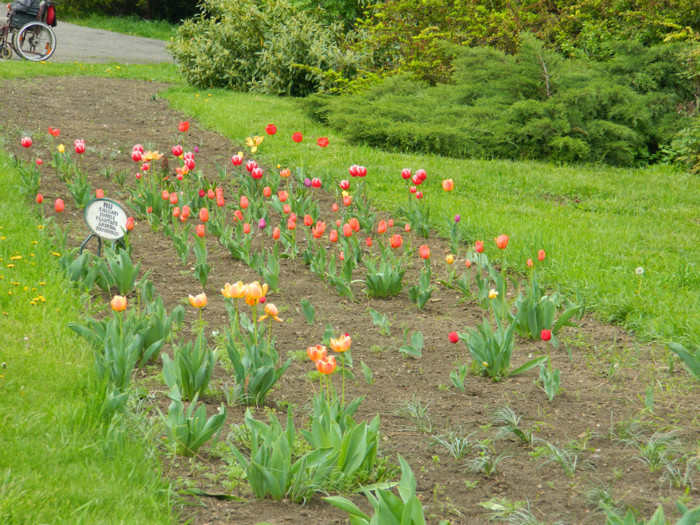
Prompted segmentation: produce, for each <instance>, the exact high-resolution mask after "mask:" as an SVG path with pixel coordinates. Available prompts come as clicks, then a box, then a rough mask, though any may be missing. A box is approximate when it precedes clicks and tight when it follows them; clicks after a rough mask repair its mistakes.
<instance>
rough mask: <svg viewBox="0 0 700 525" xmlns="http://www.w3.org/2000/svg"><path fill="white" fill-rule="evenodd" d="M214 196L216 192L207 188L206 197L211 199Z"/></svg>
mask: <svg viewBox="0 0 700 525" xmlns="http://www.w3.org/2000/svg"><path fill="white" fill-rule="evenodd" d="M214 197H216V193H214V190H212V189H208V190H207V199H213V198H214Z"/></svg>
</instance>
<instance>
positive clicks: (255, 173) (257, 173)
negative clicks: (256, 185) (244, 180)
mask: <svg viewBox="0 0 700 525" xmlns="http://www.w3.org/2000/svg"><path fill="white" fill-rule="evenodd" d="M250 176H251V177H253V178H254V179H255V180H259V179H262V177H263V170H262V168H255V169H254V170H253V171H251V172H250Z"/></svg>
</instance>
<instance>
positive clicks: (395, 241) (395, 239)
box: [390, 233, 403, 249]
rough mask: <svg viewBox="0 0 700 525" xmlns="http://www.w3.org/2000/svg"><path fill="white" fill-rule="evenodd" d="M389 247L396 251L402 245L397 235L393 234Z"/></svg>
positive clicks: (401, 240)
mask: <svg viewBox="0 0 700 525" xmlns="http://www.w3.org/2000/svg"><path fill="white" fill-rule="evenodd" d="M390 242H391V247H392V248H394V249H396V248H399V247H400V246H401V245H402V244H403V239H402V238H401V236H400V235H399V234H398V233H395V234H394V235H392V236H391V240H390Z"/></svg>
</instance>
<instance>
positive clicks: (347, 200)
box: [343, 195, 352, 206]
mask: <svg viewBox="0 0 700 525" xmlns="http://www.w3.org/2000/svg"><path fill="white" fill-rule="evenodd" d="M351 204H352V195H343V206H350V205H351Z"/></svg>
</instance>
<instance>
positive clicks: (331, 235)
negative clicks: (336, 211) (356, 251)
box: [328, 230, 338, 242]
mask: <svg viewBox="0 0 700 525" xmlns="http://www.w3.org/2000/svg"><path fill="white" fill-rule="evenodd" d="M328 240H329V241H331V242H338V230H331V233H329V234H328Z"/></svg>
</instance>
